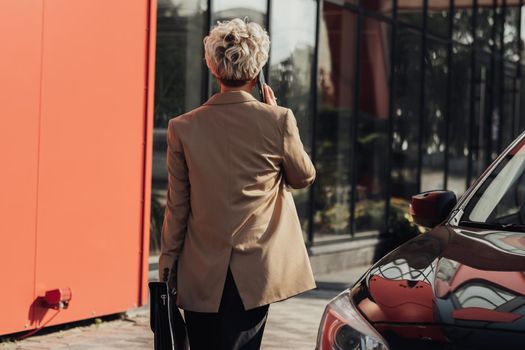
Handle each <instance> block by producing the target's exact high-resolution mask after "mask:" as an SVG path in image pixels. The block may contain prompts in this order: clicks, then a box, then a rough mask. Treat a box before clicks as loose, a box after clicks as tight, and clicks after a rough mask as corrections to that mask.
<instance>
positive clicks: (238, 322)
mask: <svg viewBox="0 0 525 350" xmlns="http://www.w3.org/2000/svg"><path fill="white" fill-rule="evenodd" d="M268 308H269V305H264V306H260V307H258V308H255V309H251V310H247V311H246V310H244V306H243V304H242V301H241V297H240V295H239V291H238V290H237V286H236V285H235V281H234V280H233V276H232V273H231V270H230V269H229V268H228V274H227V275H226V281H225V283H224V292H223V294H222V299H221V304H220V306H219V312H218V313H206V312H195V311H184V318H185V319H186V328H187V329H188V338H189V342H190V349H191V350H241V349H242V350H258V349H259V348H260V346H261V340H262V336H263V332H264V326H265V325H266V319H267V317H268Z"/></svg>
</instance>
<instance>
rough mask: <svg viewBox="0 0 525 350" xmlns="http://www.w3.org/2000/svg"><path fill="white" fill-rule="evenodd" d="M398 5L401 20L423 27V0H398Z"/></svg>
mask: <svg viewBox="0 0 525 350" xmlns="http://www.w3.org/2000/svg"><path fill="white" fill-rule="evenodd" d="M397 7H398V9H397V17H398V18H399V21H400V22H403V23H407V24H410V25H414V26H417V27H423V0H398V3H397Z"/></svg>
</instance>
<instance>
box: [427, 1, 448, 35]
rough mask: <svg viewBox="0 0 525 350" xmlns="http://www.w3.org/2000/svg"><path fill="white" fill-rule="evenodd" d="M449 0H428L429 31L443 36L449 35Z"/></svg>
mask: <svg viewBox="0 0 525 350" xmlns="http://www.w3.org/2000/svg"><path fill="white" fill-rule="evenodd" d="M449 4H450V2H449V1H443V0H428V22H427V27H428V32H429V33H432V34H435V35H439V36H442V37H448V36H449V34H450V33H449V18H450V17H449V16H450V8H449Z"/></svg>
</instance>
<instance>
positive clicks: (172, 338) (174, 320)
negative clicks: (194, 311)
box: [148, 282, 189, 350]
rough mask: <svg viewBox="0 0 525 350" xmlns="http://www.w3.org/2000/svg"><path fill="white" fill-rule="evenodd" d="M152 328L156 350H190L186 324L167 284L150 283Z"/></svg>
mask: <svg viewBox="0 0 525 350" xmlns="http://www.w3.org/2000/svg"><path fill="white" fill-rule="evenodd" d="M148 285H149V295H150V327H151V330H152V331H153V334H154V344H155V350H188V349H189V345H188V336H187V333H186V324H185V323H184V319H183V318H182V315H181V313H180V311H179V308H178V307H177V305H176V304H175V296H176V295H175V294H172V293H171V292H169V291H168V283H167V282H149V283H148Z"/></svg>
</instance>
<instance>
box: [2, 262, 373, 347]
mask: <svg viewBox="0 0 525 350" xmlns="http://www.w3.org/2000/svg"><path fill="white" fill-rule="evenodd" d="M366 269H367V267H356V268H352V269H348V270H344V271H339V272H335V273H331V274H327V275H319V276H316V281H317V283H318V289H315V290H312V291H310V292H307V293H304V294H301V295H299V296H297V297H294V298H291V299H288V300H285V301H282V302H279V303H275V304H272V305H271V306H270V311H269V316H268V323H267V325H266V329H265V333H264V337H263V345H262V349H265V350H278V349H279V350H280V349H294V350H303V349H304V350H307V349H310V350H311V349H313V348H314V347H315V341H316V337H317V330H318V327H319V321H320V320H321V316H322V314H323V311H324V308H325V306H326V304H327V302H328V301H329V300H330V299H332V298H333V297H334V296H336V295H337V294H338V293H339V292H341V291H343V290H344V289H345V288H346V287H347V286H350V285H351V284H353V282H354V281H355V280H357V279H358V278H359V277H360V276H361V275H362V274H363V273H364V272H365V271H366ZM150 276H153V278H152V280H154V279H156V276H157V274H156V271H152V273H151V274H150ZM79 324H80V325H79ZM73 326H74V327H71V325H69V326H62V327H59V328H60V329H59V330H56V328H53V329H51V332H50V330H48V329H43V330H41V331H40V332H39V333H36V334H35V335H33V336H31V337H29V338H27V339H24V340H22V341H7V342H6V341H5V340H8V339H4V342H2V343H0V349H13V350H22V349H24V350H26V349H27V350H55V349H73V350H87V349H96V350H98V349H100V350H117V349H129V350H142V349H153V333H152V332H151V330H150V328H149V306H148V305H145V306H143V307H140V308H136V309H131V310H128V311H127V312H125V313H123V314H121V315H113V316H111V317H104V318H101V319H92V320H86V321H82V322H79V323H78V324H74V325H73Z"/></svg>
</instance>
